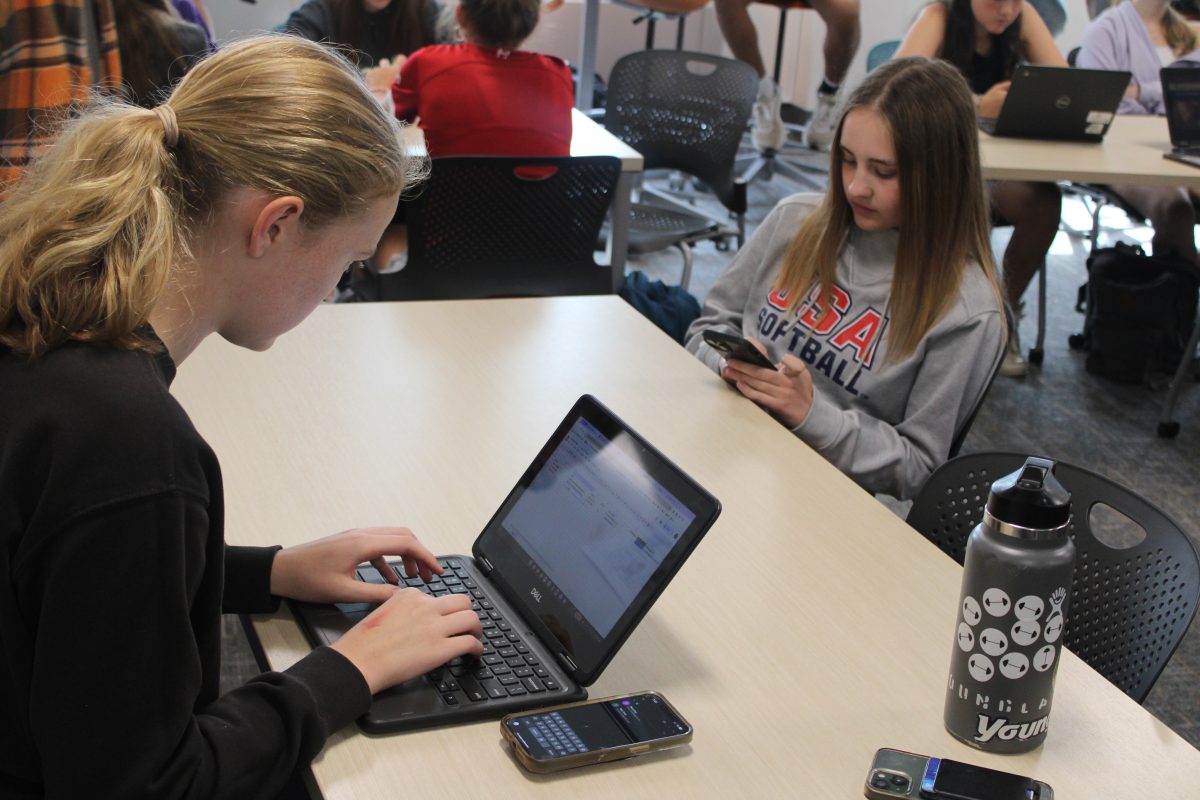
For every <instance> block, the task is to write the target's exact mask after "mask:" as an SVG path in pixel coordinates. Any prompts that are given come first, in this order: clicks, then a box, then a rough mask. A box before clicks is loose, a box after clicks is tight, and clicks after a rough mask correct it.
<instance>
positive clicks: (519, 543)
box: [475, 397, 719, 682]
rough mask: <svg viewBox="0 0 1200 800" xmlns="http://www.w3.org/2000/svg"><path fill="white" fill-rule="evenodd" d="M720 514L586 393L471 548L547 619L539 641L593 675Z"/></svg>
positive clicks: (529, 614) (523, 605) (531, 616)
mask: <svg viewBox="0 0 1200 800" xmlns="http://www.w3.org/2000/svg"><path fill="white" fill-rule="evenodd" d="M718 511H719V505H718V504H717V502H716V500H715V499H714V498H712V497H711V496H710V495H708V494H707V493H706V492H704V490H703V489H701V488H700V487H699V486H697V485H696V484H695V483H694V482H693V481H691V480H690V479H689V478H688V477H687V476H686V475H684V474H683V473H682V472H681V471H680V470H679V469H678V468H677V467H675V466H674V465H673V464H671V462H669V461H668V460H667V459H666V458H665V457H663V456H662V455H661V454H660V453H659V452H658V451H657V450H655V449H654V448H652V447H651V446H650V445H648V444H647V443H646V442H644V441H643V440H641V439H640V437H638V436H637V434H636V433H634V432H633V431H631V430H629V429H628V428H627V427H626V426H625V425H624V424H622V423H621V422H620V420H618V419H617V418H616V417H615V416H613V415H612V414H611V412H608V411H607V409H604V407H603V406H601V405H600V404H599V403H597V402H596V401H595V400H594V399H592V398H590V397H584V398H582V399H581V400H580V401H579V402H578V403H576V405H575V407H574V408H573V409H572V410H571V413H570V414H568V416H567V418H566V419H565V420H564V421H563V422H562V424H561V425H560V426H559V428H558V430H556V431H555V434H554V436H553V437H551V440H550V441H549V442H548V443H547V444H546V446H545V447H544V448H543V450H542V452H541V453H540V454H539V456H538V459H537V460H536V461H535V462H534V463H533V465H532V466H531V467H530V468H529V470H527V471H526V473H525V475H524V476H523V477H522V479H521V481H520V483H519V484H518V485H517V487H516V488H515V489H514V490H513V492H512V493H511V494H510V495H509V497H508V498H507V499H506V500H505V502H504V505H503V506H502V507H501V509H500V511H499V512H497V514H496V516H495V517H494V518H493V519H492V521H491V522H490V523H489V524H488V527H487V529H486V530H485V531H484V533H483V534H482V535H481V536H480V537H479V539H478V540H477V541H476V546H475V550H476V552H475V555H476V558H479V556H480V555H481V554H482V555H483V556H484V557H486V559H487V560H488V561H489V562H490V563H491V564H492V566H493V567H494V571H493V572H492V573H491V575H490V577H491V579H492V580H493V582H495V583H496V584H497V585H499V586H500V587H501V588H502V589H503V590H504V591H505V594H506V595H507V596H508V599H509V601H510V602H512V603H514V604H515V605H517V606H518V607H519V608H520V609H521V611H522V614H523V615H524V616H525V618H526V620H527V621H529V622H531V623H540V624H541V625H544V626H545V630H544V631H539V635H541V636H542V638H543V639H547V636H546V635H545V634H546V633H548V634H550V635H551V636H553V639H555V640H557V641H558V642H559V644H561V646H562V648H563V650H564V652H566V654H567V655H568V656H570V658H571V660H572V661H574V662H575V663H576V664H577V665H578V667H579V669H580V672H581V673H591V672H592V671H593V670H594V671H595V673H596V674H598V672H599V669H601V668H603V666H604V664H606V663H607V662H608V660H609V659H610V658H611V657H612V655H613V653H615V651H616V648H617V647H619V646H620V643H621V642H622V641H624V639H625V637H626V636H628V634H629V633H630V632H631V631H632V629H633V627H634V626H635V625H636V624H637V621H638V620H639V619H640V618H641V616H642V615H643V614H644V613H645V612H646V610H648V609H649V607H650V605H651V604H652V603H653V601H654V599H655V598H656V597H657V596H658V594H659V593H660V592H661V591H662V589H663V588H664V587H665V586H666V583H667V582H668V581H669V580H670V578H671V576H672V575H673V574H674V572H675V570H677V569H678V567H679V566H680V564H682V562H683V559H684V558H686V556H687V554H688V553H689V552H690V551H691V549H692V548H693V547H695V545H696V543H697V542H698V541H699V538H700V536H701V535H702V534H703V533H704V531H705V530H707V529H708V527H709V526H710V525H711V524H712V522H713V520H714V519H715V518H716V515H717V513H718ZM535 627H536V624H535ZM547 641H550V640H549V639H547ZM581 682H583V681H581Z"/></svg>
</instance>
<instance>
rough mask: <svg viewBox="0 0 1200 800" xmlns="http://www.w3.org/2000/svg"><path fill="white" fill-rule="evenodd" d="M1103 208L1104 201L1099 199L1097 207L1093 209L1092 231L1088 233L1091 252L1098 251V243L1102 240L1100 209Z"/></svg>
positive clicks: (1089, 250)
mask: <svg viewBox="0 0 1200 800" xmlns="http://www.w3.org/2000/svg"><path fill="white" fill-rule="evenodd" d="M1085 206H1086V204H1085ZM1103 208H1104V202H1103V201H1102V200H1097V201H1096V207H1095V208H1093V209H1092V232H1091V233H1090V234H1089V235H1088V244H1089V248H1088V252H1089V253H1094V252H1096V245H1097V243H1098V242H1099V241H1100V210H1101V209H1103Z"/></svg>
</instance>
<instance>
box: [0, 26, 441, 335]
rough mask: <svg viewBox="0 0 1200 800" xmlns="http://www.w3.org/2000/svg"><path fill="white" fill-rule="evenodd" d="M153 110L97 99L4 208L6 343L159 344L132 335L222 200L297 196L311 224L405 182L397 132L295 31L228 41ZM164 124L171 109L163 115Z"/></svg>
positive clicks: (326, 52)
mask: <svg viewBox="0 0 1200 800" xmlns="http://www.w3.org/2000/svg"><path fill="white" fill-rule="evenodd" d="M166 105H168V106H169V107H170V109H171V111H172V112H173V116H174V119H175V120H176V121H177V129H178V131H177V136H178V138H177V141H175V142H174V144H172V143H171V142H170V141H169V136H170V135H169V134H167V133H166V132H165V131H166V128H167V126H166V124H165V123H164V121H163V119H162V117H160V115H159V113H156V112H155V111H152V110H148V109H143V108H138V107H136V106H131V105H128V104H125V103H122V102H119V101H114V100H104V99H100V98H97V99H94V100H93V103H92V106H91V107H90V108H89V110H88V111H87V113H85V114H84V115H83V116H82V117H80V118H78V119H76V120H73V121H72V122H70V123H68V124H67V126H66V128H65V129H64V130H63V132H62V133H61V135H60V136H59V138H58V141H57V142H56V143H55V145H54V146H53V147H52V148H51V149H50V150H48V151H47V152H46V153H45V154H43V155H42V156H41V157H39V158H38V160H37V161H35V162H34V165H33V167H32V168H31V169H30V170H29V171H28V172H27V173H26V174H25V177H24V178H23V179H22V180H21V181H20V182H19V183H18V184H17V186H16V189H15V191H14V192H13V194H12V195H11V196H10V197H9V199H8V200H6V201H5V202H4V204H3V205H0V346H6V347H8V348H10V349H12V350H13V351H14V352H17V353H21V354H26V355H29V356H30V357H37V356H38V355H40V354H42V353H45V352H46V351H47V350H50V349H52V348H54V347H56V346H58V345H60V344H62V343H64V342H66V341H84V342H88V341H100V342H108V343H111V344H113V345H114V346H117V347H124V348H152V347H154V346H155V345H154V344H153V341H152V340H150V339H149V338H148V337H147V336H145V335H144V333H143V332H142V331H141V328H142V327H143V326H144V325H145V324H146V321H147V319H148V317H149V314H150V311H151V309H152V308H153V307H154V304H155V302H156V301H157V300H158V298H159V296H160V294H161V292H162V289H163V286H164V285H165V283H166V280H167V277H168V275H169V273H170V271H171V269H172V268H173V267H175V266H176V265H177V264H178V263H180V262H186V260H187V259H188V257H189V254H190V247H189V242H190V241H191V240H192V239H193V238H194V237H196V236H198V235H203V234H204V233H205V232H206V230H207V226H208V224H209V223H211V219H212V213H213V211H214V210H215V208H216V206H217V204H218V203H219V202H220V200H221V199H222V198H223V197H224V196H225V195H226V193H228V192H229V191H231V190H233V189H236V188H240V187H246V188H252V189H258V190H261V191H264V192H267V193H270V194H273V195H277V196H284V195H296V196H298V197H300V198H302V199H303V200H304V219H305V221H306V224H307V226H308V228H309V229H310V230H311V229H316V228H319V227H320V226H322V225H325V224H327V223H329V222H331V221H334V220H339V219H344V218H346V217H348V216H351V215H353V214H356V213H361V212H362V211H363V209H365V208H367V207H368V206H369V205H370V204H371V203H372V202H374V201H375V200H377V199H378V198H380V197H386V196H388V195H390V194H392V193H395V192H397V191H400V190H401V189H403V188H404V187H405V185H406V184H408V183H409V182H410V181H412V180H414V179H415V176H414V174H413V173H414V170H415V169H420V168H421V167H422V162H420V161H417V162H414V161H411V160H408V159H406V158H405V156H404V155H403V152H402V150H401V147H400V140H399V123H398V122H397V121H396V120H395V119H393V118H392V117H391V116H390V115H388V114H387V113H385V112H384V110H383V107H382V106H381V105H380V104H379V103H378V102H376V101H375V98H373V97H372V96H371V93H370V92H369V91H367V88H366V86H365V85H364V84H363V82H362V78H361V77H360V75H359V74H358V72H357V70H355V69H354V67H353V66H351V65H350V64H349V63H348V62H347V61H346V60H345V59H344V58H342V57H341V56H338V55H337V54H336V53H334V52H333V51H332V50H330V49H329V48H326V47H322V46H321V45H318V44H315V43H313V42H308V41H305V40H303V39H300V38H297V37H293V36H262V37H256V38H252V39H247V40H245V41H242V42H239V43H237V44H233V45H230V46H228V47H226V48H225V49H223V50H221V51H219V52H218V53H217V54H215V55H213V56H210V57H209V58H207V59H205V60H204V61H201V62H200V63H199V64H197V65H196V66H195V67H194V68H193V69H192V70H191V71H190V72H189V73H188V74H187V75H186V76H185V77H184V78H183V80H182V81H180V83H179V85H178V86H177V87H176V88H175V91H174V92H172V94H171V97H170V99H169V100H168V101H167V104H166ZM165 116H167V117H170V116H172V115H171V114H169V113H168V114H165Z"/></svg>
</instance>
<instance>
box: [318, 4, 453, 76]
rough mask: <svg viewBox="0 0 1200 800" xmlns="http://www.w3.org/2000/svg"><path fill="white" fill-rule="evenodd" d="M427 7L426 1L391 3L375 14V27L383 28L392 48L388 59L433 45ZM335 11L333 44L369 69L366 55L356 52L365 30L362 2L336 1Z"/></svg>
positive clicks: (365, 14)
mask: <svg viewBox="0 0 1200 800" xmlns="http://www.w3.org/2000/svg"><path fill="white" fill-rule="evenodd" d="M429 6H430V4H429V2H428V0H392V2H390V3H389V4H388V6H387V8H385V9H383V10H382V11H379V12H377V15H376V22H375V24H377V25H382V26H383V27H384V28H385V29H386V31H387V42H388V45H389V46H390V47H392V48H393V50H392V52H390V53H388V54H387V57H388V58H391V57H392V56H394V55H396V54H397V53H400V54H403V55H406V56H409V55H412V54H413V53H414V52H416V51H417V50H420V49H421V48H422V47H425V46H426V45H430V44H433V43H434V41H435V40H436V37H435V31H434V22H435V20H434V19H433V17H432V15H430V13H429ZM335 8H336V10H335V11H334V19H335V20H336V23H335V25H336V33H335V34H334V35H335V36H336V37H337V38H336V39H335V41H336V42H337V43H338V44H340V45H343V46H349V47H351V48H353V52H352V54H351V55H350V57H351V58H352V59H354V60H355V61H356V62H358V66H360V67H366V66H369V64H368V63H365V62H366V60H365V59H364V58H363V56H364V55H366V54H365V53H363V52H361V51H360V50H358V49H357V48H358V47H359V45H360V44H361V43H362V39H363V37H364V36H365V35H366V29H367V12H366V10H365V9H364V8H363V2H362V0H336V6H335ZM368 58H369V56H368Z"/></svg>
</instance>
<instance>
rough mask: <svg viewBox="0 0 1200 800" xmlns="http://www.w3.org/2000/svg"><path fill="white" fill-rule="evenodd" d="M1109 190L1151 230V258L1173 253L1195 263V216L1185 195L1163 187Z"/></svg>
mask: <svg viewBox="0 0 1200 800" xmlns="http://www.w3.org/2000/svg"><path fill="white" fill-rule="evenodd" d="M1111 188H1112V190H1113V191H1115V192H1116V193H1117V194H1119V195H1121V198H1122V199H1123V200H1124V201H1125V202H1126V203H1128V204H1129V205H1131V206H1133V207H1134V209H1135V210H1137V211H1138V213H1140V214H1141V215H1142V216H1143V217H1145V218H1146V219H1148V220H1150V224H1151V225H1153V226H1154V239H1153V240H1152V243H1151V244H1152V246H1153V248H1154V254H1155V255H1164V254H1165V253H1168V252H1173V253H1175V254H1176V255H1178V256H1182V257H1183V258H1185V259H1187V260H1189V261H1193V262H1194V261H1195V260H1196V212H1195V210H1194V209H1193V208H1192V199H1191V197H1190V196H1189V195H1188V193H1187V191H1185V190H1183V189H1175V188H1171V187H1166V186H1124V185H1122V186H1113V187H1111Z"/></svg>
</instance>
